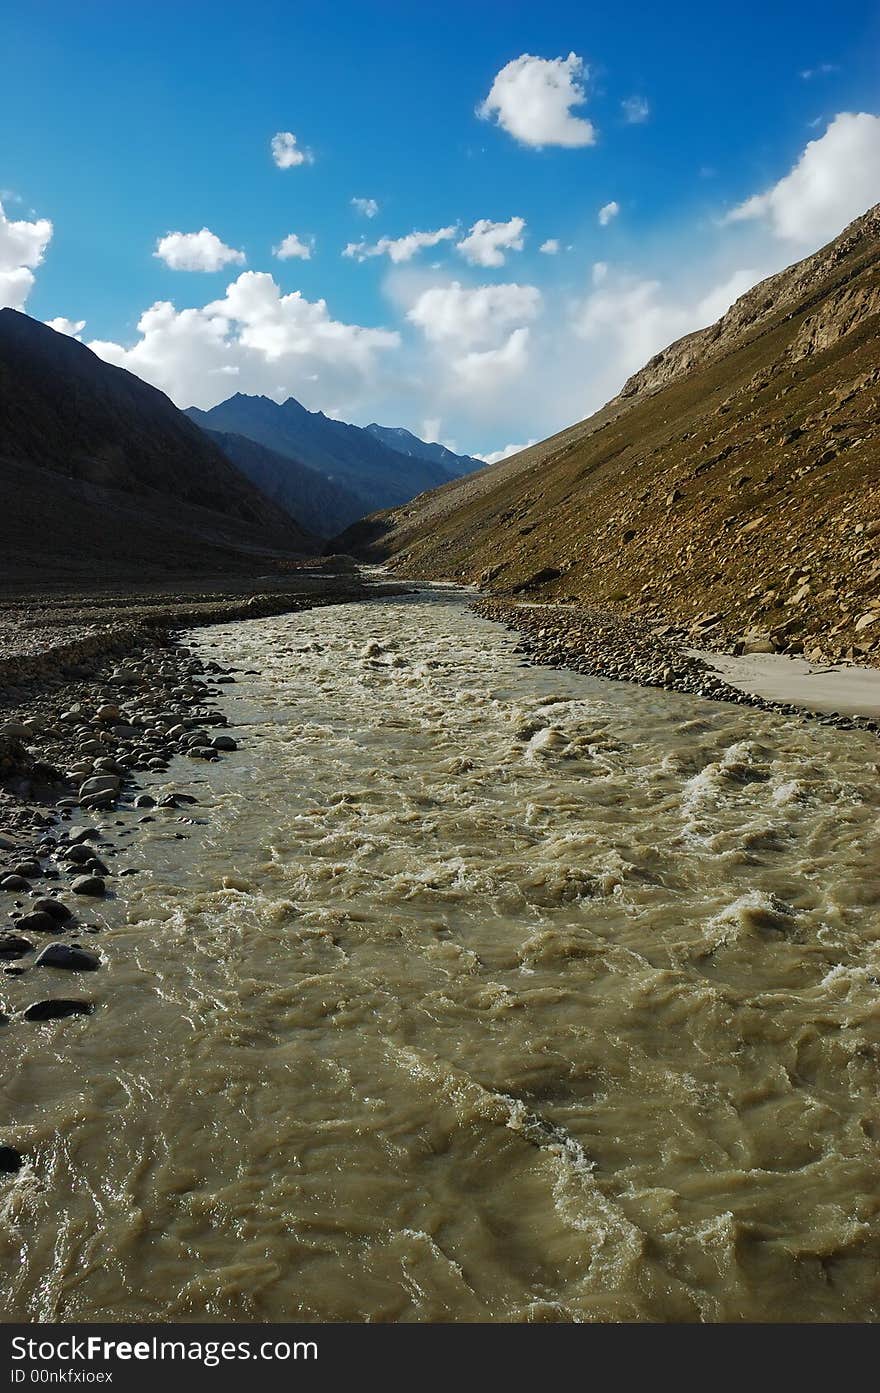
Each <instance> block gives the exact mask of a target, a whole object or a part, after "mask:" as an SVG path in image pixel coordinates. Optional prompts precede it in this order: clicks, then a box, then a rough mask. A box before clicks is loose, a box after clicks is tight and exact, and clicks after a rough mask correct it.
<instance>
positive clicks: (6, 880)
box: [0, 875, 31, 892]
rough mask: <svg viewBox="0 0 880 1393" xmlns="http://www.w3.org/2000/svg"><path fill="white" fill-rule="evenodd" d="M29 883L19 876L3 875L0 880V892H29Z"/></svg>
mask: <svg viewBox="0 0 880 1393" xmlns="http://www.w3.org/2000/svg"><path fill="white" fill-rule="evenodd" d="M30 888H31V887H30V882H29V881H27V880H25V879H24V877H23V876H20V875H5V876H3V878H2V879H0V890H10V891H12V892H15V891H16V890H30Z"/></svg>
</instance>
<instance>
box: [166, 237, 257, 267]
mask: <svg viewBox="0 0 880 1393" xmlns="http://www.w3.org/2000/svg"><path fill="white" fill-rule="evenodd" d="M153 255H154V256H155V257H158V259H159V261H164V262H165V265H166V266H168V267H170V269H171V270H172V271H222V269H223V267H224V266H228V265H230V263H235V265H237V266H243V265H244V261H245V255H244V252H240V251H236V250H235V248H234V247H227V245H226V243H225V242H221V241H220V238H219V237H217V236H216V235H215V234H214V233H213V232H211V231H210V229H209V228H207V227H203V228H202V230H201V232H168V233H166V234H165V236H164V237H160V238H159V239H158V241H157V242H156V250H155V251H154V252H153Z"/></svg>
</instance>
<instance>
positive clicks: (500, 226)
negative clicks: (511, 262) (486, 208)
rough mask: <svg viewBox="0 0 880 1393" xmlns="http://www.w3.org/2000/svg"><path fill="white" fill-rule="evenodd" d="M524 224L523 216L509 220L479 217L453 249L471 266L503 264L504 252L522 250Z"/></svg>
mask: <svg viewBox="0 0 880 1393" xmlns="http://www.w3.org/2000/svg"><path fill="white" fill-rule="evenodd" d="M525 225H526V224H525V219H524V218H511V219H510V221H509V222H490V221H489V219H488V218H480V220H479V222H475V223H474V225H473V227H472V228H471V230H470V232H469V233H468V235H467V237H463V238H462V240H461V241H460V242H457V243H456V246H455V250H456V251H457V252H460V253H461V255H462V256H463V257H464V259H465V261H468V262H470V264H471V266H503V265H504V262H505V252H508V251H517V252H521V251H522V248H523V230H524V228H525Z"/></svg>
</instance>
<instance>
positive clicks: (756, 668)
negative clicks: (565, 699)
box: [473, 596, 880, 732]
mask: <svg viewBox="0 0 880 1393" xmlns="http://www.w3.org/2000/svg"><path fill="white" fill-rule="evenodd" d="M473 609H474V610H475V612H476V613H477V614H480V615H482V616H483V617H484V618H486V619H491V620H494V621H495V622H496V623H500V624H505V625H507V627H508V628H510V629H513V630H515V631H516V632H517V633H519V634H520V635H521V644H520V650H521V652H523V653H524V654H526V655H527V656H528V657H529V658H530V660H531V661H533V662H537V663H543V664H547V665H549V666H551V667H567V668H571V669H572V670H573V671H574V672H581V673H588V674H590V675H591V676H594V677H605V678H610V679H612V680H614V681H619V682H637V683H639V685H640V686H643V687H659V688H662V689H663V690H665V691H669V692H681V693H683V694H687V695H689V696H700V697H705V698H707V699H709V700H711V701H728V702H734V703H735V704H737V705H739V706H751V707H755V708H756V709H759V710H762V711H770V712H776V713H779V714H782V715H800V716H803V717H805V718H807V719H811V720H816V721H819V722H821V724H822V725H832V726H836V727H837V728H838V729H841V730H864V731H873V732H878V731H880V669H878V670H876V671H874V670H873V669H858V670H857V685H858V689H859V690H858V694H857V695H856V697H855V698H854V695H853V677H852V669H850V668H847V667H846V666H844V665H843V664H840V665H835V666H834V668H833V671H832V672H828V671H825V672H824V673H818V672H815V671H813V668H814V666H815V665H809V664H805V663H801V664H798V663H795V662H794V661H793V660H791V659H787V658H782V657H779V656H777V655H768V656H774V657H776V666H775V668H774V680H773V681H772V683H768V682H767V681H766V672H765V671H764V670H762V668H761V664H760V663H758V662H756V661H755V660H754V659H753V658H739V657H734V656H733V655H723V654H716V653H714V652H709V651H698V650H694V648H693V643H692V639H691V637H690V633H689V631H686V630H678V629H676V628H675V627H674V626H672V625H669V624H662V625H659V626H658V625H656V624H652V623H651V622H649V621H648V620H642V619H638V618H636V617H634V616H624V615H619V614H617V613H615V612H614V611H612V610H602V609H593V608H587V607H584V606H580V605H562V604H518V603H516V602H513V601H508V600H497V599H493V598H491V597H488V596H481V597H480V598H479V599H477V600H475V601H474V603H473ZM860 674H861V676H860V679H859V675H860ZM820 679H821V680H820Z"/></svg>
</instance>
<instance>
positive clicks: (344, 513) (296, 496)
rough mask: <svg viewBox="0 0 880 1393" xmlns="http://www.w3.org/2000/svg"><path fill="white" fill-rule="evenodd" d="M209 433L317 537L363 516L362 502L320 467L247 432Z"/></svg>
mask: <svg viewBox="0 0 880 1393" xmlns="http://www.w3.org/2000/svg"><path fill="white" fill-rule="evenodd" d="M203 429H204V428H203ZM205 434H206V435H207V437H208V439H209V440H213V441H214V442H215V444H216V445H217V446H218V447H219V448H220V449H221V450H222V451H223V453H224V454H225V455H227V456H228V458H229V459H231V460H232V462H233V464H234V465H236V467H237V468H238V469H240V470H241V472H242V474H244V475H245V477H246V478H248V479H250V481H251V483H253V484H256V486H257V488H258V489H260V491H261V492H262V493H264V494H265V495H266V497H267V498H271V499H272V500H273V502H275V503H277V504H278V506H279V507H280V508H284V509H285V511H286V512H288V513H290V514H291V515H292V516H295V517H296V518H297V520H298V521H299V522H301V523H302V525H303V527H305V528H306V529H307V530H308V531H309V532H311V533H313V534H314V536H316V537H325V538H326V537H331V536H332V535H333V534H334V532H338V531H340V530H341V529H342V528H343V527H345V526H346V525H347V524H348V523H349V522H350V521H351V519H352V518H359V517H361V516H362V515H363V511H364V505H363V503H362V501H361V500H360V499H359V498H358V497H357V496H356V495H355V494H354V493H352V492H351V490H350V489H347V488H345V487H344V486H343V485H342V484H336V483H333V482H331V480H330V479H328V478H327V476H326V474H321V473H319V471H318V470H317V469H309V468H308V467H307V466H306V465H304V464H300V463H299V461H298V460H295V459H292V458H291V457H290V456H289V455H279V454H278V453H277V451H275V450H270V449H268V448H267V447H266V446H265V445H260V444H259V443H258V442H257V441H256V440H249V439H248V437H247V436H245V435H234V434H231V433H227V432H224V431H215V430H207V429H205Z"/></svg>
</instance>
